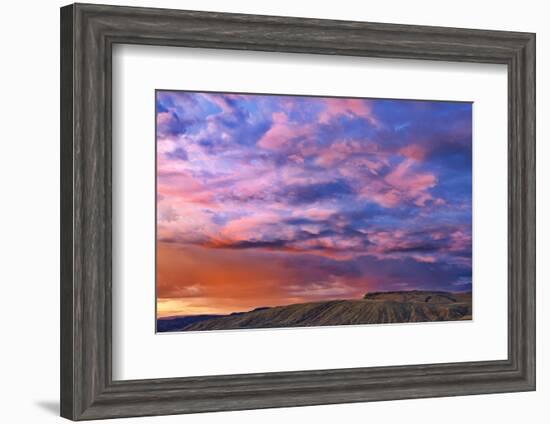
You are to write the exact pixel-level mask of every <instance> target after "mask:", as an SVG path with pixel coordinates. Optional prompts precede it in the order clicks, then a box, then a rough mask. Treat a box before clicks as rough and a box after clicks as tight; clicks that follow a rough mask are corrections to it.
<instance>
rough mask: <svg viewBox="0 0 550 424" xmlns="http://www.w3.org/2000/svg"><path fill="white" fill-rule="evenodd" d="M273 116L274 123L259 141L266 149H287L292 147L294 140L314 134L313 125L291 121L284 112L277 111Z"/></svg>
mask: <svg viewBox="0 0 550 424" xmlns="http://www.w3.org/2000/svg"><path fill="white" fill-rule="evenodd" d="M271 117H272V119H273V125H272V126H271V128H270V129H269V130H268V131H267V132H266V133H265V134H264V135H263V136H262V138H261V139H260V140H259V141H258V145H259V146H260V147H263V148H264V149H267V150H281V149H286V148H288V147H290V145H291V142H292V141H293V140H296V139H298V138H303V137H310V136H311V135H312V134H313V127H312V126H311V125H303V124H302V125H298V124H294V123H292V122H289V121H288V116H287V115H285V114H284V113H282V112H275V113H273V114H272V115H271Z"/></svg>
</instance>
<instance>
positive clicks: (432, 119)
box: [155, 90, 472, 332]
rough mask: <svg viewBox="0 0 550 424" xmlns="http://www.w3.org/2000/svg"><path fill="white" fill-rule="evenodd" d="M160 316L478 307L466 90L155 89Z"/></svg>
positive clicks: (314, 319)
mask: <svg viewBox="0 0 550 424" xmlns="http://www.w3.org/2000/svg"><path fill="white" fill-rule="evenodd" d="M155 96H156V98H155V100H156V165H157V166H156V179H157V180H156V311H157V316H156V322H157V332H187V331H207V330H236V329H255V328H292V327H317V326H338V325H364V324H386V323H409V322H430V321H457V320H471V319H472V103H471V102H456V101H431V100H408V99H380V98H346V97H321V96H309V95H308V96H306V95H274V94H252V93H246V94H244V93H243V94H241V93H217V92H195V91H176V90H157V91H156V94H155Z"/></svg>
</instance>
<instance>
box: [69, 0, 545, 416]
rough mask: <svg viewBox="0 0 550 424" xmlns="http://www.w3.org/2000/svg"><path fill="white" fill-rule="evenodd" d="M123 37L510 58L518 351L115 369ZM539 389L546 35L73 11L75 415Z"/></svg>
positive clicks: (512, 283)
mask: <svg viewBox="0 0 550 424" xmlns="http://www.w3.org/2000/svg"><path fill="white" fill-rule="evenodd" d="M115 43H128V44H148V45H161V46H167V45H170V46H186V47H203V48H224V49H243V50H262V51H281V52H295V53H316V54H329V55H351V56H373V57H385V58H407V59H431V60H444V61H458V62H483V63H500V64H506V65H507V66H508V77H509V85H508V87H509V92H508V99H509V128H508V130H509V133H508V134H509V140H508V153H509V164H508V193H509V194H508V196H509V199H508V200H509V207H508V217H509V233H508V237H509V239H508V247H509V249H508V252H509V259H508V264H509V265H508V276H509V277H508V279H509V281H508V286H509V293H508V297H509V326H508V338H509V349H508V351H509V357H508V359H507V360H496V361H484V362H462V363H448V364H428V365H412V366H391V367H371V368H352V369H332V370H318V371H299V372H280V373H265V374H240V375H225V376H205V377H187V378H169V379H151V380H132V381H113V380H112V378H111V317H112V312H111V284H112V281H111V277H112V274H111V229H112V228H111V226H112V217H111V195H112V191H111V175H112V170H111V166H112V162H111V151H112V148H111V125H112V122H111V119H112V118H111V52H112V46H113V44H115ZM344 365H345V364H344ZM534 389H535V35H534V34H531V33H520V32H502V31H484V30H469V29H456V28H440V27H421V26H406V25H389V24H374V23H365V22H345V21H331V20H319V19H302V18H288V17H269V16H253V15H239V14H224V13H205V12H194V11H180V10H166V9H148V8H130V7H113V6H101V5H87V4H75V5H70V6H66V7H63V8H62V9H61V415H62V416H64V417H66V418H70V419H73V420H83V419H99V418H112V417H130V416H143V415H163V414H179V413H192V412H203V411H223V410H239V409H252V408H271V407H284V406H300V405H318V404H328V403H341V402H363V401H375V400H388V399H405V398H421V397H435V396H455V395H468V394H480V393H499V392H515V391H528V390H534Z"/></svg>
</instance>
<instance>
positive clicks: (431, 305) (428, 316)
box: [179, 290, 472, 331]
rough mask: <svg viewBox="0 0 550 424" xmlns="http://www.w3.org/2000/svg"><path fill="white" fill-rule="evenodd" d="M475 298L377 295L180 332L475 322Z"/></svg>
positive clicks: (240, 316)
mask: <svg viewBox="0 0 550 424" xmlns="http://www.w3.org/2000/svg"><path fill="white" fill-rule="evenodd" d="M471 299H472V298H471V293H450V292H441V291H417V290H415V291H407V292H375V293H367V294H366V295H365V297H364V298H363V299H357V300H331V301H322V302H310V303H300V304H293V305H285V306H276V307H272V308H258V309H256V310H253V311H250V312H242V313H237V314H232V315H228V316H222V317H216V318H211V319H206V320H202V321H200V322H194V323H192V324H189V325H185V326H183V327H182V328H180V329H179V331H203V330H229V329H244V328H276V327H313V326H326V325H354V324H355V325H357V324H387V323H403V322H427V321H455V320H471V319H472V301H471Z"/></svg>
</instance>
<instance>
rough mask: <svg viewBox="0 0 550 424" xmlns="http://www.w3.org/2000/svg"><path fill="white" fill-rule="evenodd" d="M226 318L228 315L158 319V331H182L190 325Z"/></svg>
mask: <svg viewBox="0 0 550 424" xmlns="http://www.w3.org/2000/svg"><path fill="white" fill-rule="evenodd" d="M224 316H226V315H189V316H182V317H168V318H159V319H157V331H158V332H159V333H163V332H166V331H180V330H181V329H182V328H183V327H186V326H188V325H190V324H194V323H197V322H201V321H204V320H207V319H212V318H220V317H224Z"/></svg>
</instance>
